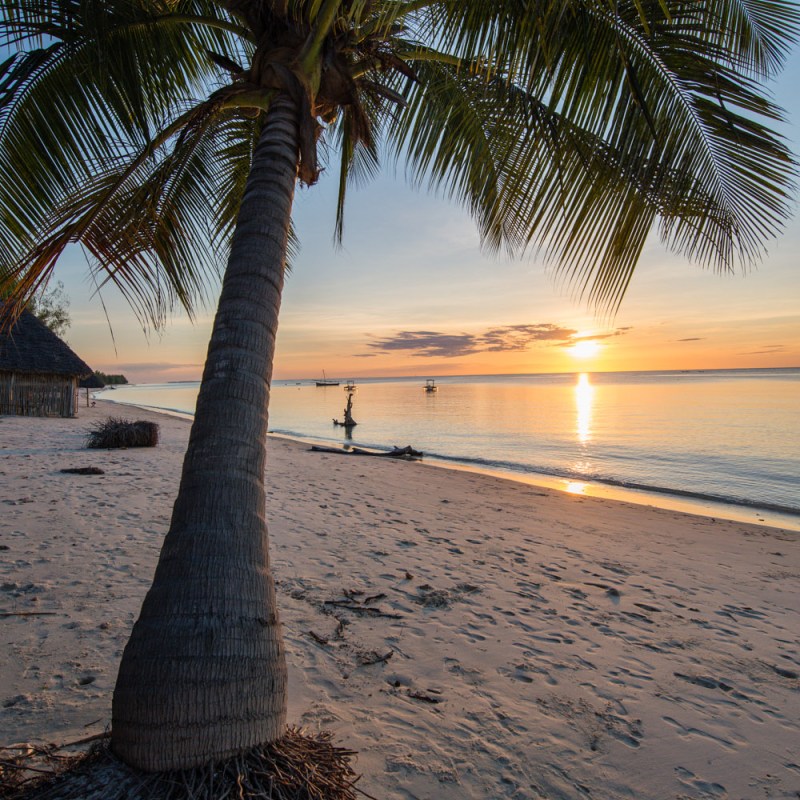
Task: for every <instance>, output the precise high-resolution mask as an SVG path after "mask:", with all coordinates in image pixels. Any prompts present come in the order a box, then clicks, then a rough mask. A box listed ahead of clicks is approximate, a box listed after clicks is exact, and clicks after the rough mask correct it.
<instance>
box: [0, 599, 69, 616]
mask: <svg viewBox="0 0 800 800" xmlns="http://www.w3.org/2000/svg"><path fill="white" fill-rule="evenodd" d="M35 599H36V598H34V600H35ZM57 615H58V611H0V617H55V616H57Z"/></svg>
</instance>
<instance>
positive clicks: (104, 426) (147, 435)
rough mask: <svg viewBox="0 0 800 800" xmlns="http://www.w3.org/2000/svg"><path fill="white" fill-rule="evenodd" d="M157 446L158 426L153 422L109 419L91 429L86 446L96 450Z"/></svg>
mask: <svg viewBox="0 0 800 800" xmlns="http://www.w3.org/2000/svg"><path fill="white" fill-rule="evenodd" d="M157 444H158V425H157V424H156V423H155V422H145V421H144V420H136V421H135V422H131V421H129V420H127V419H115V418H114V417H109V418H108V419H106V420H103V421H102V422H99V423H98V424H97V425H95V427H94V428H92V429H91V430H90V431H89V433H88V435H87V437H86V446H87V447H94V448H98V449H108V448H112V447H155V446H156V445H157Z"/></svg>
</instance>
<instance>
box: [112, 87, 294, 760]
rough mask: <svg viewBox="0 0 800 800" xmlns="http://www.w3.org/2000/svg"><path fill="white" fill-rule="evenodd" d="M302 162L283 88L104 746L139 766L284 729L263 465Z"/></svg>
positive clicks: (246, 201) (218, 755) (250, 188)
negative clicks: (289, 241)
mask: <svg viewBox="0 0 800 800" xmlns="http://www.w3.org/2000/svg"><path fill="white" fill-rule="evenodd" d="M297 164H298V130H297V113H296V107H295V105H294V103H293V101H291V100H290V99H289V98H287V97H283V96H281V97H279V98H277V99H276V100H275V101H274V102H273V104H272V106H271V108H270V111H269V113H268V114H267V119H266V123H265V127H264V130H263V133H262V135H261V138H260V141H259V143H258V146H257V147H256V151H255V154H254V159H253V164H252V169H251V172H250V176H249V178H248V182H247V187H246V189H245V194H244V198H243V201H242V206H241V209H240V212H239V217H238V220H237V226H236V231H235V234H234V237H233V243H232V249H231V253H230V258H229V261H228V266H227V270H226V272H225V278H224V280H223V284H222V293H221V296H220V300H219V306H218V309H217V315H216V319H215V322H214V328H213V332H212V335H211V342H210V344H209V348H208V357H207V360H206V365H205V370H204V373H203V381H202V384H201V386H200V393H199V396H198V401H197V410H196V413H195V420H194V424H193V425H192V432H191V436H190V439H189V447H188V450H187V453H186V457H185V460H184V464H183V474H182V477H181V484H180V490H179V492H178V498H177V500H176V501H175V506H174V509H173V514H172V522H171V524H170V529H169V532H168V534H167V536H166V539H165V541H164V546H163V548H162V551H161V555H160V558H159V562H158V566H157V567H156V572H155V577H154V579H153V585H152V587H151V588H150V590H149V591H148V593H147V596H146V597H145V600H144V604H143V605H142V610H141V614H140V616H139V619H138V621H137V622H136V624H135V625H134V628H133V632H132V634H131V638H130V640H129V642H128V644H127V646H126V647H125V651H124V653H123V656H122V663H121V664H120V668H119V675H118V678H117V684H116V687H115V690H114V701H113V715H112V716H113V721H112V728H113V730H112V747H113V749H114V752H115V753H116V754H117V755H118V756H119V757H120V758H121V759H122V760H124V761H126V762H127V763H128V764H131V765H132V766H135V767H138V768H139V769H143V770H147V771H161V770H171V769H184V768H190V767H194V766H197V765H200V764H206V763H208V762H209V761H212V760H218V759H222V758H225V757H227V756H229V755H232V754H234V753H238V752H241V751H243V750H246V749H248V748H250V747H252V746H254V745H257V744H260V743H264V742H269V741H273V740H275V739H277V738H279V737H280V736H282V735H283V733H284V730H285V724H286V662H285V656H284V650H283V642H282V638H281V631H280V625H279V621H278V612H277V607H276V603H275V588H274V584H273V580H272V575H271V573H270V567H269V555H268V550H267V524H266V519H265V492H264V468H265V456H266V452H265V446H266V434H267V408H268V404H269V391H270V381H271V379H272V360H273V354H274V351H275V335H276V332H277V327H278V309H279V307H280V300H281V291H282V288H283V273H284V267H285V261H286V246H287V239H288V231H289V223H290V217H291V208H292V200H293V197H294V187H295V182H296V177H297Z"/></svg>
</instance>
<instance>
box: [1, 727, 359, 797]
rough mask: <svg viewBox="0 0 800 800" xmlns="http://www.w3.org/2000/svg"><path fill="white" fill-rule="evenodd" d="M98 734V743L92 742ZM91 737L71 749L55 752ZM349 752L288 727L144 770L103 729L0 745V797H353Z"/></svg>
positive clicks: (326, 735) (355, 793) (320, 737)
mask: <svg viewBox="0 0 800 800" xmlns="http://www.w3.org/2000/svg"><path fill="white" fill-rule="evenodd" d="M93 740H99V741H93ZM89 742H92V745H91V749H90V750H88V752H83V753H80V754H78V755H75V754H72V755H64V754H63V753H62V752H61V751H63V750H65V749H66V748H69V747H71V746H73V747H74V745H76V744H86V743H89ZM354 755H355V753H354V752H353V751H352V750H347V749H345V748H341V747H335V746H334V745H333V744H332V743H331V736H330V734H329V733H324V732H323V733H319V734H316V735H309V734H307V733H304V732H303V731H301V730H299V729H297V728H289V730H288V731H287V733H286V736H284V737H283V738H282V739H280V740H279V741H277V742H273V743H271V744H267V745H261V746H259V747H256V748H253V749H252V750H250V751H248V752H246V753H243V754H241V755H239V756H234V757H232V758H230V759H228V760H226V761H224V762H222V763H220V764H209V765H208V766H204V767H197V768H195V769H191V770H180V771H176V772H163V773H152V774H149V773H144V772H139V771H138V770H135V769H133V768H131V767H129V766H127V765H125V764H123V763H122V762H121V761H119V760H118V759H117V758H116V757H115V756H114V754H113V753H112V752H111V749H110V734H101V735H100V737H97V736H93V737H89V738H88V739H84V740H81V742H73V743H72V744H71V745H65V746H62V747H56V746H50V747H35V746H33V745H12V746H11V747H6V748H0V798H2V800H189V798H192V799H193V800H255V799H256V798H272V800H356V798H357V796H358V795H360V796H361V797H367V798H369V797H370V795H368V794H366V793H365V792H363V791H361V790H360V789H358V788H357V787H356V785H355V784H356V781H357V780H358V777H359V776H357V775H356V773H355V772H354V771H353V769H352V767H351V766H350V761H351V759H352V757H353V756H354Z"/></svg>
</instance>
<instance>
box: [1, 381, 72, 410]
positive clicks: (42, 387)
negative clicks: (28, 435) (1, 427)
mask: <svg viewBox="0 0 800 800" xmlns="http://www.w3.org/2000/svg"><path fill="white" fill-rule="evenodd" d="M77 387H78V382H77V379H76V378H74V377H70V376H67V375H32V374H25V373H20V372H0V414H14V415H17V416H22V417H74V416H76V414H77V413H78V405H77V401H76V395H77Z"/></svg>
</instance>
